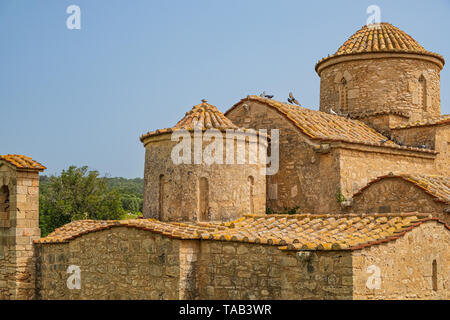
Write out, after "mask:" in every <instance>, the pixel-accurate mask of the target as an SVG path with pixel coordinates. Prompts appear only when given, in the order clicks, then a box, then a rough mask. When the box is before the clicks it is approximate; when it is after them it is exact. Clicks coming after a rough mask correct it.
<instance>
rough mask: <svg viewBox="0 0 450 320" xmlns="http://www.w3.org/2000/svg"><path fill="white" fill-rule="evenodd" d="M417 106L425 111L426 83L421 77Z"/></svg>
mask: <svg viewBox="0 0 450 320" xmlns="http://www.w3.org/2000/svg"><path fill="white" fill-rule="evenodd" d="M419 104H420V106H421V107H422V109H423V110H424V111H426V110H427V81H426V79H425V77H424V76H423V75H421V76H420V78H419Z"/></svg>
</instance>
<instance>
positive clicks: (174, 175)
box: [143, 134, 266, 221]
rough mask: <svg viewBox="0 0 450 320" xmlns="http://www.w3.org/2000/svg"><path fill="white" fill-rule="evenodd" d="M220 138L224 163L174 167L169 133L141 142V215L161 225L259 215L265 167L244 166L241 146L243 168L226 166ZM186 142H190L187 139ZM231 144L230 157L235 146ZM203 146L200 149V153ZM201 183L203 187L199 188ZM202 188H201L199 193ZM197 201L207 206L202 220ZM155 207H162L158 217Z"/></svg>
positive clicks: (264, 200) (239, 165)
mask: <svg viewBox="0 0 450 320" xmlns="http://www.w3.org/2000/svg"><path fill="white" fill-rule="evenodd" d="M223 138H224V142H223V143H224V146H223V163H224V164H216V163H214V164H211V165H207V164H204V163H203V164H194V163H193V161H194V156H192V157H191V160H192V163H193V164H178V165H177V164H174V163H173V162H172V160H171V153H172V150H173V147H174V146H175V145H176V144H177V143H178V142H177V141H171V136H170V134H166V135H161V136H156V137H153V138H150V139H149V140H147V141H146V156H145V173H144V179H145V182H144V183H145V187H144V208H143V211H144V212H143V214H144V217H146V218H156V219H160V220H161V221H188V220H189V221H202V220H213V221H214V220H221V221H227V220H234V219H237V218H239V217H241V216H242V215H243V214H246V213H251V212H253V213H264V212H265V204H266V178H265V170H264V165H262V164H260V163H256V164H249V161H248V157H249V150H257V149H254V148H253V147H251V148H249V145H253V146H256V145H255V144H254V143H248V144H246V159H244V160H245V163H244V164H239V163H236V161H235V162H234V164H226V152H227V151H226V150H227V149H226V148H227V140H226V139H225V136H224V137H223ZM191 141H192V142H193V141H194V138H193V137H192V139H191ZM234 145H235V149H234V150H235V159H237V157H236V153H237V151H236V150H237V142H236V141H235V142H234ZM205 148H206V145H205V144H204V145H203V150H204V149H205ZM201 179H205V180H206V181H207V186H206V188H205V187H201ZM201 188H205V190H206V191H205V190H203V191H202V189H201ZM202 202H205V203H207V205H206V207H207V208H206V211H207V214H206V215H207V217H204V215H205V214H204V212H202V211H203V210H204V209H203V208H202V204H201V203H202ZM160 207H162V208H163V210H162V213H160Z"/></svg>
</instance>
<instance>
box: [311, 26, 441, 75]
mask: <svg viewBox="0 0 450 320" xmlns="http://www.w3.org/2000/svg"><path fill="white" fill-rule="evenodd" d="M378 52H389V53H414V54H421V55H428V56H433V57H435V58H438V59H439V60H441V61H442V63H443V64H445V60H444V58H443V57H442V56H441V55H439V54H437V53H434V52H430V51H427V50H425V49H424V48H423V47H422V46H421V45H420V44H419V43H418V42H417V41H416V40H414V39H413V38H412V37H411V36H410V35H408V34H407V33H406V32H404V31H402V30H400V29H399V28H397V27H394V26H393V25H391V24H389V23H386V22H382V23H380V24H378V25H371V26H367V25H365V26H363V27H362V28H361V29H360V30H358V31H357V32H356V33H355V34H353V35H352V36H351V37H350V38H349V39H348V40H347V41H345V42H344V44H343V45H342V46H341V47H340V48H339V49H338V50H337V51H336V53H335V54H333V55H332V56H329V57H327V58H324V59H322V60H320V61H319V62H318V63H317V64H316V70H317V69H318V66H319V65H320V64H321V63H323V62H324V61H326V60H329V59H331V58H334V57H341V56H348V55H355V54H364V53H378Z"/></svg>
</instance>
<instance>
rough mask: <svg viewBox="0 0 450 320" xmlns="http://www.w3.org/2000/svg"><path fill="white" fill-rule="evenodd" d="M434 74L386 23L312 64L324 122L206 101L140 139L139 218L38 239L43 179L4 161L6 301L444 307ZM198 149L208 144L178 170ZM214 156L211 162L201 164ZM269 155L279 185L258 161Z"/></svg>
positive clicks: (441, 127) (445, 209)
mask: <svg viewBox="0 0 450 320" xmlns="http://www.w3.org/2000/svg"><path fill="white" fill-rule="evenodd" d="M444 64H445V61H444V58H443V57H442V56H440V55H439V54H436V53H433V52H430V51H427V50H426V49H424V48H423V47H422V46H421V45H420V44H419V43H418V42H417V41H415V40H414V39H413V38H412V37H411V36H409V35H408V34H406V33H405V32H403V31H402V30H400V29H398V28H396V27H394V26H392V25H390V24H388V23H381V24H379V25H369V26H364V27H363V28H362V29H360V30H359V31H357V32H356V33H355V34H354V35H353V36H351V37H350V38H349V39H348V40H347V41H346V42H345V43H344V44H343V45H342V46H341V47H340V48H339V49H338V50H337V51H336V53H335V54H333V55H329V56H328V57H327V58H324V59H322V60H320V61H319V62H318V63H317V64H316V66H315V70H316V71H317V74H318V75H319V77H320V80H321V83H320V110H319V111H316V110H311V109H308V108H304V107H302V106H300V105H298V104H295V103H291V102H290V103H284V102H280V101H276V100H274V99H273V98H269V97H266V96H256V95H250V96H247V97H246V98H243V99H242V100H240V101H238V102H237V103H236V104H235V105H233V106H231V108H229V110H228V111H226V112H225V113H221V112H220V111H219V110H218V109H217V108H216V107H215V106H213V105H211V104H209V103H208V102H207V101H206V100H203V101H202V102H201V103H200V104H199V105H196V106H194V107H193V108H192V109H191V110H190V111H188V112H187V113H186V115H185V116H184V117H183V118H182V119H181V120H180V121H179V122H178V123H177V124H176V125H175V126H173V127H171V128H166V129H159V130H155V131H151V132H148V133H146V134H144V135H142V136H141V138H140V140H141V142H142V143H143V145H144V147H145V150H146V154H145V172H144V179H145V191H144V212H143V215H144V218H143V219H135V220H121V221H94V220H82V221H73V222H71V223H69V224H67V225H65V226H62V227H61V228H58V229H56V230H55V231H54V232H53V233H51V234H49V235H48V236H47V237H45V238H40V231H39V224H38V222H39V220H38V219H39V209H38V207H39V206H38V192H39V179H38V174H39V172H41V171H43V170H44V169H45V167H44V166H42V165H41V164H40V163H38V162H36V161H34V160H32V159H31V158H28V157H25V156H21V155H5V156H0V245H1V246H0V298H1V299H449V298H450V249H449V245H450V230H449V221H450V219H449V212H450V177H449V173H450V169H449V164H450V157H449V152H450V116H448V115H442V114H441V101H440V71H441V70H442V68H443V67H444ZM274 130H279V136H278V137H277V138H278V139H276V137H275V135H273V134H272V132H273V131H274ZM229 133H232V134H229ZM222 137H223V138H222ZM219 138H220V139H219ZM198 139H203V142H204V141H210V142H211V143H210V144H207V143H203V144H200V147H196V145H195V143H194V145H193V147H192V148H191V147H189V148H188V149H184V152H182V157H183V159H184V160H186V161H184V160H183V161H181V162H177V161H178V160H174V157H173V155H174V150H175V149H176V148H177V145H178V144H179V143H180V141H183V142H192V141H194V142H195V141H197V140H198ZM217 139H218V140H217ZM217 141H219V143H216V142H217ZM261 141H262V143H261ZM275 141H278V144H277V146H275ZM213 142H214V143H215V150H214V157H215V159H216V160H217V159H219V160H220V161H219V162H208V161H209V160H208V158H206V159H201V158H199V157H198V155H199V154H200V155H201V154H206V153H207V151H211V150H208V148H209V149H210V145H211V144H212V143H213ZM238 146H240V147H241V148H242V149H241V150H245V151H246V152H245V153H244V156H243V157H242V156H241V158H239V157H240V153H239V152H236V150H238ZM186 150H188V151H187V152H186ZM219 150H220V152H219ZM230 150H231V151H230ZM275 150H276V151H275ZM275 153H277V154H278V155H279V163H278V168H277V169H278V170H276V172H275V173H274V174H267V170H268V166H269V163H268V162H267V161H265V162H261V161H252V160H254V159H255V158H257V155H261V154H267V155H270V156H272V161H271V162H270V164H271V165H272V164H273V159H274V158H273V156H274V154H275ZM225 154H226V156H225ZM178 155H179V154H178ZM229 155H231V156H230V158H231V159H232V160H233V161H229V160H230V159H229ZM222 160H223V161H222ZM71 270H78V271H77V272H75V273H76V274H75V273H72V271H71ZM74 276H76V277H77V279H78V280H77V281H78V284H79V286H75V287H74V286H71V285H70V282H71V281H72V280H73V277H74Z"/></svg>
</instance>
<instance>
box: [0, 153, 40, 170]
mask: <svg viewBox="0 0 450 320" xmlns="http://www.w3.org/2000/svg"><path fill="white" fill-rule="evenodd" d="M0 160H4V161H6V162H8V163H10V164H12V165H13V166H15V167H16V168H18V169H28V170H29V169H32V170H39V171H43V170H45V169H47V168H46V167H44V166H43V165H42V164H40V163H39V162H37V161H34V160H33V159H31V158H30V157H26V156H23V155H20V154H7V155H4V156H2V155H0Z"/></svg>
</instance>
